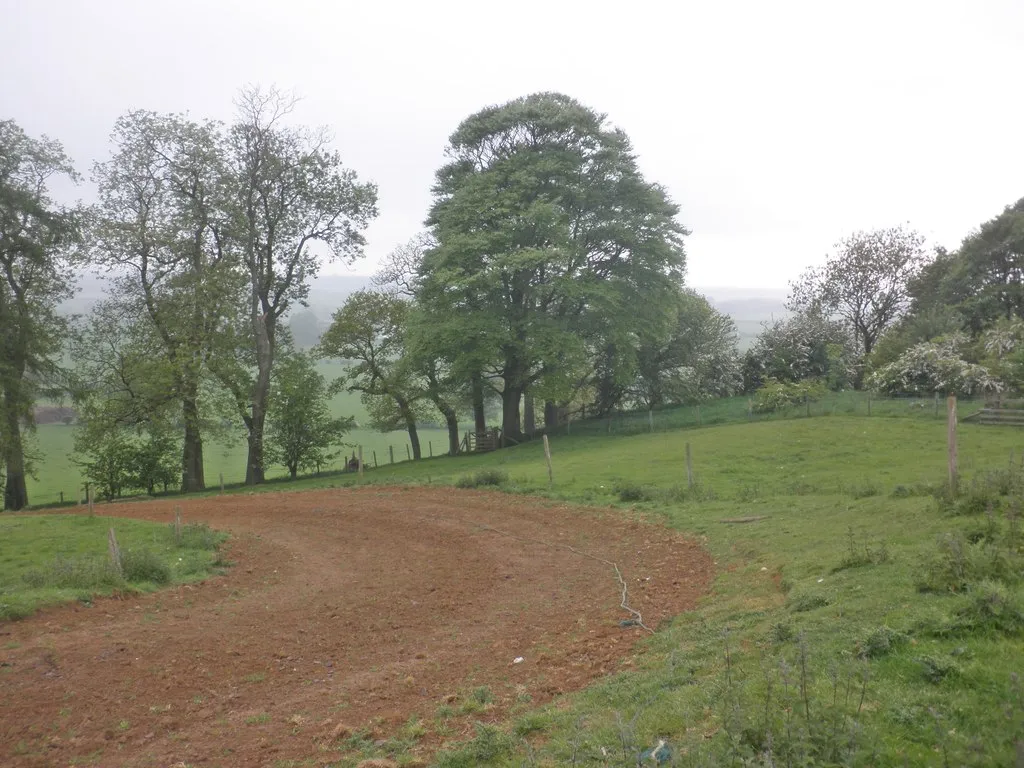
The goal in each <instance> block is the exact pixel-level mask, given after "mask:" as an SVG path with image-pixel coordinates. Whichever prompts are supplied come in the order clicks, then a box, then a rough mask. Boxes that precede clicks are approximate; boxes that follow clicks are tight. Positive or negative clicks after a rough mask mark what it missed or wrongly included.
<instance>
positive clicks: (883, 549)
mask: <svg viewBox="0 0 1024 768" xmlns="http://www.w3.org/2000/svg"><path fill="white" fill-rule="evenodd" d="M846 540H847V551H846V555H845V556H844V557H843V559H842V560H841V561H840V562H839V565H838V566H836V567H835V568H833V569H832V572H833V573H836V572H838V571H842V570H845V569H847V568H858V567H860V566H863V565H881V564H882V563H887V562H889V548H888V546H887V545H886V543H885V541H884V540H882V539H879V541H878V545H877V546H876V547H872V546H871V544H870V542H869V541H868V539H867V537H866V536H865V537H864V539H863V542H862V543H860V544H858V542H857V536H856V534H855V533H854V532H853V526H852V525H851V526H850V527H849V529H848V530H847V535H846Z"/></svg>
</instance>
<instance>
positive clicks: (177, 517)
mask: <svg viewBox="0 0 1024 768" xmlns="http://www.w3.org/2000/svg"><path fill="white" fill-rule="evenodd" d="M111 530H113V529H111ZM174 541H175V542H177V543H178V544H180V543H181V507H175V508H174Z"/></svg>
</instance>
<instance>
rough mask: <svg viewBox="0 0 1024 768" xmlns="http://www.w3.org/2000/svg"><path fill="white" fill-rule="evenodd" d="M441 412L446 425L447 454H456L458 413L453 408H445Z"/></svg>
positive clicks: (457, 446)
mask: <svg viewBox="0 0 1024 768" xmlns="http://www.w3.org/2000/svg"><path fill="white" fill-rule="evenodd" d="M442 413H443V414H444V421H445V424H447V425H448V455H449V456H457V455H458V453H459V442H460V441H459V415H458V414H457V413H456V412H455V409H454V408H445V409H444V410H443V411H442Z"/></svg>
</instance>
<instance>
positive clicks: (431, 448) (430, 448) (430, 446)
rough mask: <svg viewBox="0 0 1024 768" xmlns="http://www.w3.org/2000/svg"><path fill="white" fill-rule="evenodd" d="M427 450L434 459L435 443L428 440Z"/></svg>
mask: <svg viewBox="0 0 1024 768" xmlns="http://www.w3.org/2000/svg"><path fill="white" fill-rule="evenodd" d="M427 449H428V450H429V451H430V458H434V441H433V440H427Z"/></svg>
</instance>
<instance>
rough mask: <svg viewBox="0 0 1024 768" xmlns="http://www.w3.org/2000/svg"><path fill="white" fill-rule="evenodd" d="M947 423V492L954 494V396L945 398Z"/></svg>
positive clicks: (955, 484)
mask: <svg viewBox="0 0 1024 768" xmlns="http://www.w3.org/2000/svg"><path fill="white" fill-rule="evenodd" d="M946 410H947V423H946V429H947V434H946V442H947V443H948V446H949V493H950V495H951V496H956V488H957V483H956V396H955V395H950V396H949V399H948V400H946Z"/></svg>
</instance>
